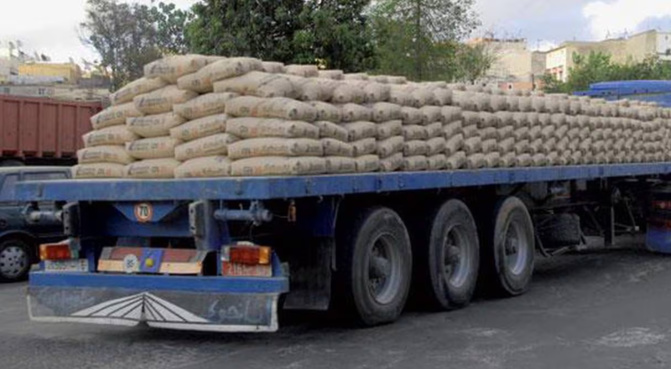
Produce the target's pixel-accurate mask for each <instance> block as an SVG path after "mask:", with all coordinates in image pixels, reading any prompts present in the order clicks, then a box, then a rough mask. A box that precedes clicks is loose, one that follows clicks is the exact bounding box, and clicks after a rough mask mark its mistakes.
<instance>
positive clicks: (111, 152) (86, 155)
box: [77, 146, 134, 165]
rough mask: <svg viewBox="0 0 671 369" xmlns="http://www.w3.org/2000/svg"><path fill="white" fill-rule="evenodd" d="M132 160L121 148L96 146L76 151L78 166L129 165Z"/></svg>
mask: <svg viewBox="0 0 671 369" xmlns="http://www.w3.org/2000/svg"><path fill="white" fill-rule="evenodd" d="M133 161H134V159H133V158H132V157H131V156H130V155H128V153H127V152H126V150H125V149H124V147H123V146H96V147H87V148H84V149H81V150H78V151H77V162H78V163H79V164H94V163H114V164H123V165H126V164H129V163H132V162H133Z"/></svg>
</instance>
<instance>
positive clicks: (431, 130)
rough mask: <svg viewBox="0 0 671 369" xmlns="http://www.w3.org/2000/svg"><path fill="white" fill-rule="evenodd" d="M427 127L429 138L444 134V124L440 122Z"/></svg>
mask: <svg viewBox="0 0 671 369" xmlns="http://www.w3.org/2000/svg"><path fill="white" fill-rule="evenodd" d="M425 128H426V133H427V135H428V138H436V137H440V136H443V124H442V123H440V122H436V123H433V124H429V125H428V126H426V127H425Z"/></svg>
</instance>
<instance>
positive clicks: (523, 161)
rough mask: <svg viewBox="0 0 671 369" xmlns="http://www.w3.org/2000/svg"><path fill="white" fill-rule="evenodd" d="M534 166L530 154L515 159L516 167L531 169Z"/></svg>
mask: <svg viewBox="0 0 671 369" xmlns="http://www.w3.org/2000/svg"><path fill="white" fill-rule="evenodd" d="M532 164H533V159H532V158H531V155H529V154H520V155H517V157H515V166H516V167H522V168H524V167H530V166H531V165H532Z"/></svg>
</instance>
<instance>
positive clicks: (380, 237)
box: [335, 207, 412, 326]
mask: <svg viewBox="0 0 671 369" xmlns="http://www.w3.org/2000/svg"><path fill="white" fill-rule="evenodd" d="M360 214H361V215H359V216H355V217H351V218H350V217H343V218H344V219H343V222H341V224H339V228H338V236H337V242H338V244H337V247H338V249H337V251H336V254H337V258H336V259H337V265H336V268H337V272H336V280H335V282H336V286H335V289H336V290H339V291H341V293H340V296H337V297H336V299H337V300H336V303H337V304H339V305H340V307H341V308H342V309H344V313H345V314H346V316H348V317H355V318H356V320H357V322H358V323H360V324H363V325H364V326H374V325H378V324H384V323H391V322H393V321H395V320H396V319H398V317H399V316H400V315H401V312H402V311H403V308H404V307H405V302H406V300H407V297H408V292H409V290H410V279H411V274H412V251H411V247H410V238H409V236H408V231H407V229H406V227H405V225H404V224H403V221H402V220H401V218H400V217H399V216H398V214H396V213H395V212H394V211H392V210H391V209H388V208H381V207H375V208H371V209H369V210H367V211H363V212H362V213H360ZM348 218H349V219H348Z"/></svg>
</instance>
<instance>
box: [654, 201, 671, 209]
mask: <svg viewBox="0 0 671 369" xmlns="http://www.w3.org/2000/svg"><path fill="white" fill-rule="evenodd" d="M652 208H653V209H655V210H671V201H653V202H652Z"/></svg>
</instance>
